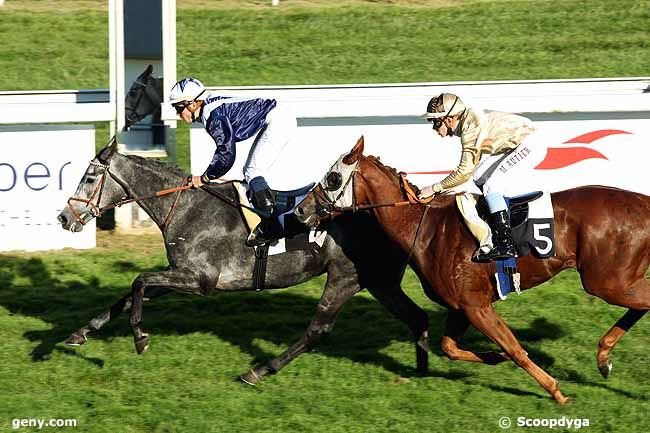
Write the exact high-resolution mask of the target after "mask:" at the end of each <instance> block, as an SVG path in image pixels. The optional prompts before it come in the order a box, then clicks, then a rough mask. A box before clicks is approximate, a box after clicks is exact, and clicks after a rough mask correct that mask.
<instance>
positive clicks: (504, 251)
mask: <svg viewBox="0 0 650 433" xmlns="http://www.w3.org/2000/svg"><path fill="white" fill-rule="evenodd" d="M490 222H491V223H492V224H491V226H492V241H493V243H494V248H493V249H492V250H491V251H489V252H487V253H484V254H479V255H478V256H477V257H476V261H479V262H490V261H492V260H497V259H510V258H513V257H517V247H516V246H515V242H514V240H513V239H512V228H511V227H510V217H509V215H508V211H505V210H502V211H499V212H495V213H493V214H491V215H490Z"/></svg>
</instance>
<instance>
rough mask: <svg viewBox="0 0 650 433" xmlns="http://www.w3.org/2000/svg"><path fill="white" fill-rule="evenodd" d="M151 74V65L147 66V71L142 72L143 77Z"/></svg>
mask: <svg viewBox="0 0 650 433" xmlns="http://www.w3.org/2000/svg"><path fill="white" fill-rule="evenodd" d="M152 72H153V65H149V66H147V69H145V70H144V74H145V75H151V73H152Z"/></svg>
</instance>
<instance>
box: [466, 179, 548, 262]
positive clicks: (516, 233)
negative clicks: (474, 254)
mask: <svg viewBox="0 0 650 433" xmlns="http://www.w3.org/2000/svg"><path fill="white" fill-rule="evenodd" d="M505 199H506V203H507V204H508V214H509V215H510V226H511V227H512V237H513V240H514V241H515V244H516V246H517V255H518V256H519V257H524V256H527V255H528V254H531V253H532V254H533V255H534V256H535V257H537V258H540V259H543V258H548V257H552V256H554V255H555V242H554V229H555V224H554V221H553V204H552V203H551V196H550V194H549V193H546V192H542V191H534V192H530V193H527V194H523V195H518V196H513V197H505ZM456 205H457V207H458V209H459V211H460V213H461V215H462V216H463V219H464V221H465V224H466V225H467V227H468V228H469V229H470V231H471V232H472V234H473V235H474V237H475V238H476V239H477V240H478V241H479V244H480V245H484V244H485V243H486V242H488V240H489V239H490V237H491V236H492V233H491V230H490V227H489V225H488V224H487V223H486V222H485V220H486V219H487V217H488V215H489V210H488V207H487V203H486V201H485V198H484V197H483V196H482V195H478V194H471V193H465V194H463V195H458V196H456Z"/></svg>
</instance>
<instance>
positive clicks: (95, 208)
mask: <svg viewBox="0 0 650 433" xmlns="http://www.w3.org/2000/svg"><path fill="white" fill-rule="evenodd" d="M90 165H91V166H94V167H98V168H101V169H103V170H104V171H103V172H102V173H101V175H100V179H99V182H98V183H97V186H96V187H95V190H94V191H93V192H92V194H91V195H90V197H89V198H87V199H85V198H81V197H70V198H68V207H70V210H71V211H72V213H73V215H74V216H75V218H76V219H77V221H78V222H79V223H80V224H81V225H86V224H87V223H88V222H89V221H91V220H92V219H93V218H99V217H100V216H102V215H103V214H104V213H105V212H106V211H108V210H110V209H114V208H116V207H120V206H122V205H124V204H127V203H132V202H135V201H141V200H146V199H149V198H153V197H161V196H164V195H168V194H172V193H176V198H175V199H174V203H173V204H172V206H171V207H170V209H169V212H167V216H166V217H165V219H164V220H163V221H162V222H161V223H159V222H158V221H156V223H157V224H158V225H159V226H160V228H161V230H164V229H165V228H166V227H167V226H168V224H169V221H170V220H171V217H172V215H173V213H174V210H175V209H176V205H177V204H178V200H179V198H180V195H181V192H183V191H185V190H186V189H189V188H192V185H189V184H188V183H187V181H186V180H185V179H183V183H182V184H181V185H180V186H177V187H176V188H170V189H164V190H161V191H156V192H154V193H152V194H146V195H141V196H138V197H132V198H128V197H126V196H125V197H123V198H122V199H120V200H118V201H116V202H114V203H110V204H108V205H107V206H103V207H100V204H101V200H102V193H103V191H104V185H105V183H106V178H107V177H109V176H110V177H111V178H112V179H113V180H114V181H115V182H116V183H117V184H118V185H120V187H121V188H122V189H123V190H124V191H125V192H126V191H127V187H126V183H125V182H124V181H122V180H121V179H119V178H118V177H117V176H115V174H114V173H112V172H111V170H110V164H102V163H101V162H95V161H90ZM73 202H81V203H84V204H85V205H86V207H87V208H89V210H88V211H86V212H82V213H79V212H77V210H76V209H75V207H74V206H73V204H72V203H73Z"/></svg>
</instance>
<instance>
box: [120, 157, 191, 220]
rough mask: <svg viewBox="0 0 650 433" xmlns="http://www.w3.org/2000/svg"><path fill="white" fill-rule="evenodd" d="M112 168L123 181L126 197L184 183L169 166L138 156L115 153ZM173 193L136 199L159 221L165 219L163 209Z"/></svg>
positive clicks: (166, 209) (167, 206)
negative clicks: (147, 198)
mask: <svg viewBox="0 0 650 433" xmlns="http://www.w3.org/2000/svg"><path fill="white" fill-rule="evenodd" d="M111 171H112V172H113V174H114V175H115V176H116V177H117V178H118V179H119V181H120V182H123V183H124V185H122V186H123V187H124V188H125V189H126V192H127V194H128V196H129V198H136V197H143V196H147V195H151V194H154V193H155V192H158V191H162V190H165V189H170V188H175V187H178V186H181V185H184V183H185V182H186V177H185V176H183V175H181V174H179V173H175V172H174V171H172V170H171V169H168V168H165V167H161V166H160V165H159V164H157V163H155V162H153V161H150V160H146V159H140V158H131V157H128V156H125V155H122V154H119V153H116V154H115V155H114V156H113V158H112V160H111ZM175 199H176V194H175V193H171V194H167V195H163V196H160V197H156V198H152V199H149V200H143V201H139V202H138V204H139V205H140V207H141V208H142V209H143V210H144V211H145V212H146V213H147V214H148V215H149V217H150V218H151V219H152V220H153V221H155V222H156V223H157V224H158V225H160V224H161V223H163V222H164V219H165V217H166V212H169V211H170V209H171V206H172V205H173V202H174V200H175Z"/></svg>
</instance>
